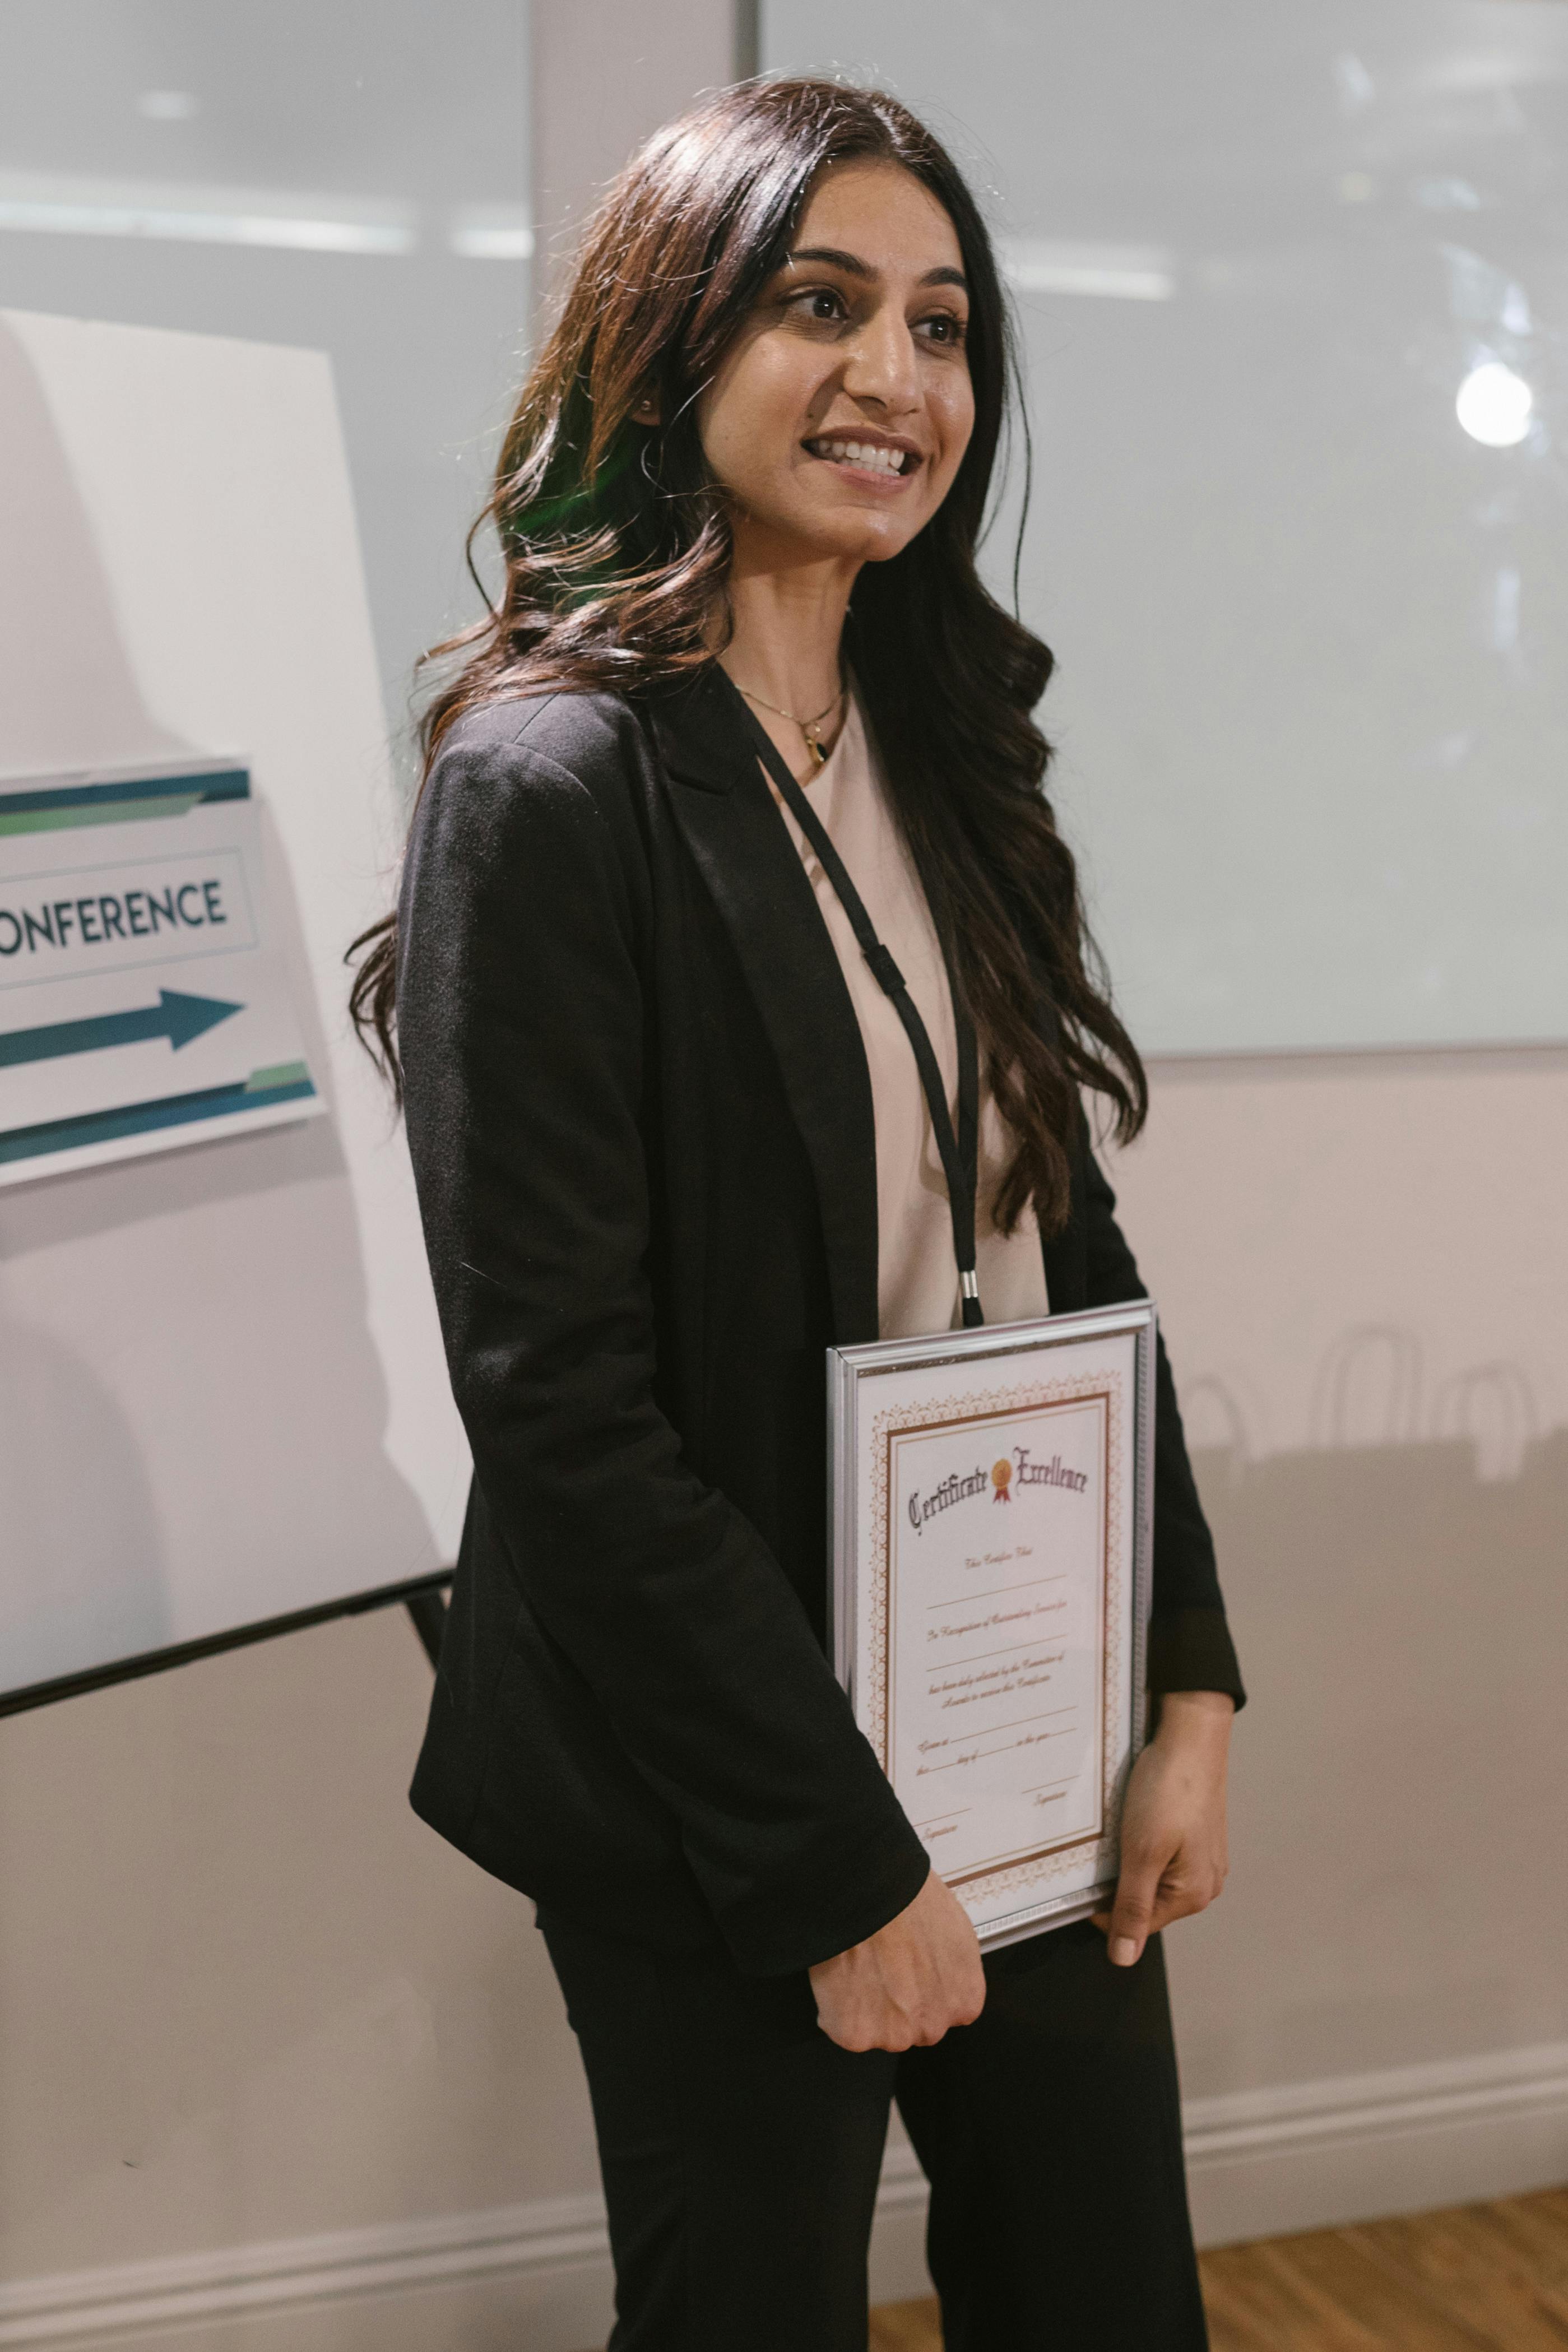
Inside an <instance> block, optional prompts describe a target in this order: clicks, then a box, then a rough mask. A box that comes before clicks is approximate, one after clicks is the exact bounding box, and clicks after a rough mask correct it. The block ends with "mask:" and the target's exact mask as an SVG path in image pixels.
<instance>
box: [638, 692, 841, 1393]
mask: <svg viewBox="0 0 1568 2352" xmlns="http://www.w3.org/2000/svg"><path fill="white" fill-rule="evenodd" d="M647 707H648V716H649V721H650V724H651V727H652V730H653V734H654V739H655V741H656V744H657V746H658V754H659V759H660V762H661V764H662V766H663V769H664V772H665V774H666V776H667V777H668V782H669V798H670V804H671V806H672V808H673V810H674V813H675V817H676V821H677V823H678V824H679V827H680V830H681V833H682V835H683V836H684V838H685V841H686V844H687V846H688V848H689V850H690V852H691V856H692V857H693V858H694V860H695V861H696V865H697V868H698V871H699V873H700V875H701V877H702V879H703V881H704V883H705V884H706V886H707V887H708V889H709V891H710V894H711V896H712V899H713V903H714V905H715V906H716V907H717V908H718V910H719V914H720V917H721V919H722V921H723V923H724V926H725V928H726V929H727V930H728V932H729V935H730V938H731V942H732V944H733V946H734V949H735V952H736V954H737V956H738V957H739V959H740V962H741V969H742V971H743V972H744V974H745V977H746V982H747V985H748V987H749V988H750V989H751V992H752V997H753V998H754V1000H755V1003H756V1006H757V1010H758V1013H759V1014H760V1015H761V1018H762V1022H763V1027H764V1028H765V1029H766V1031H767V1034H768V1037H769V1039H770V1041H771V1043H772V1045H773V1052H774V1054H775V1055H776V1056H777V1058H778V1066H779V1071H780V1074H781V1076H782V1077H783V1080H784V1091H785V1094H786V1095H787V1097H788V1099H789V1105H790V1109H791V1112H792V1115H793V1117H794V1118H795V1125H796V1127H797V1128H798V1129H799V1131H800V1136H801V1139H802V1141H803V1143H804V1144H805V1151H806V1156H807V1159H808V1160H809V1161H810V1164H811V1170H812V1174H813V1177H814V1179H815V1181H816V1197H817V1206H818V1209H819V1212H820V1214H821V1218H822V1232H823V1239H824V1242H825V1244H826V1251H827V1271H828V1282H829V1286H830V1293H831V1297H832V1300H833V1321H834V1330H835V1335H836V1337H837V1340H838V1343H839V1344H840V1346H846V1347H847V1346H850V1345H853V1344H855V1343H856V1342H858V1341H860V1340H864V1339H875V1338H876V1337H877V1328H878V1326H877V1129H876V1120H875V1116H874V1113H873V1110H872V1104H871V1078H870V1073H869V1071H868V1068H867V1066H866V1049H865V1046H864V1045H863V1043H862V1042H861V1036H860V1024H859V1023H858V1020H857V1019H856V1017H855V1008H854V1005H853V1003H851V1001H850V996H849V991H848V989H847V987H846V985H845V982H844V975H843V972H842V971H841V970H840V969H839V963H838V958H837V954H836V952H835V950H834V947H833V942H832V940H831V939H830V938H829V936H828V931H827V926H826V923H824V921H823V920H822V917H821V913H820V911H819V909H818V908H817V904H816V896H815V893H814V892H813V890H812V887H811V884H810V881H809V880H808V879H807V877H806V874H805V867H804V866H802V864H801V862H800V859H799V857H798V856H796V855H795V845H794V843H793V842H792V841H791V839H790V836H789V834H788V832H787V830H786V829H785V826H784V820H783V818H782V817H781V816H780V814H779V813H778V810H777V808H776V807H775V805H774V803H773V795H772V793H770V792H769V790H768V787H767V784H766V782H765V781H764V779H763V772H762V769H761V767H760V765H759V763H758V761H757V756H756V753H755V751H753V749H752V744H751V742H750V740H749V735H748V730H747V728H746V725H745V722H744V716H743V713H742V710H741V709H740V706H739V700H738V698H737V696H736V692H735V688H733V687H732V686H731V684H730V681H729V679H728V678H727V677H725V676H724V673H723V671H722V670H721V669H720V667H718V665H717V663H715V664H713V665H712V666H711V667H710V668H708V669H706V670H703V671H702V672H700V674H699V676H698V677H697V679H696V681H695V682H694V684H693V685H691V686H690V687H688V688H683V689H682V690H681V691H680V692H679V693H677V694H671V695H666V696H660V697H658V698H657V699H654V700H653V701H651V702H650V703H649V705H648V706H647Z"/></svg>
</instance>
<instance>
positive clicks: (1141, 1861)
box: [1094, 1691, 1236, 1969]
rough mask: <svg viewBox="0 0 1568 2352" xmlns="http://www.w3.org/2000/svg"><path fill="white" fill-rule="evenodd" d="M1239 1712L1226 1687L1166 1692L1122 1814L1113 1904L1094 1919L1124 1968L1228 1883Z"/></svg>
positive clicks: (1117, 1963)
mask: <svg viewBox="0 0 1568 2352" xmlns="http://www.w3.org/2000/svg"><path fill="white" fill-rule="evenodd" d="M1235 1715H1236V1708H1235V1706H1233V1704H1232V1702H1231V1701H1230V1700H1229V1699H1228V1698H1227V1697H1226V1695H1225V1693H1224V1692H1223V1691H1167V1692H1166V1693H1165V1695H1164V1696H1163V1698H1162V1699H1161V1701H1160V1725H1159V1729H1158V1730H1157V1731H1156V1732H1155V1734H1154V1737H1153V1738H1152V1740H1151V1741H1150V1742H1149V1745H1148V1746H1147V1748H1144V1750H1143V1752H1142V1755H1141V1756H1140V1757H1139V1759H1138V1761H1137V1762H1136V1764H1134V1766H1133V1767H1132V1774H1131V1779H1130V1780H1129V1781H1128V1784H1127V1801H1126V1803H1125V1804H1124V1805H1123V1807H1122V1811H1121V1877H1120V1879H1119V1880H1118V1882H1117V1887H1116V1901H1115V1904H1114V1906H1112V1908H1111V1909H1110V1910H1109V1911H1097V1912H1096V1913H1095V1914H1094V1924H1095V1926H1096V1927H1098V1928H1100V1930H1101V1932H1102V1933H1103V1934H1104V1935H1106V1936H1107V1937H1109V1938H1110V1958H1111V1959H1112V1960H1113V1961H1114V1962H1115V1963H1116V1966H1117V1967H1118V1968H1121V1969H1130V1968H1131V1966H1132V1965H1133V1963H1134V1961H1136V1960H1139V1959H1141V1958H1142V1953H1143V1947H1144V1945H1145V1944H1146V1943H1147V1942H1148V1940H1149V1938H1150V1937H1151V1936H1152V1935H1154V1934H1155V1933H1156V1932H1157V1931H1158V1930H1159V1929H1160V1928H1162V1927H1168V1926H1169V1924H1170V1922H1171V1921H1172V1920H1173V1919H1185V1918H1187V1917H1189V1916H1191V1914H1192V1913H1193V1912H1194V1911H1205V1910H1206V1909H1207V1908H1208V1906H1209V1905H1210V1904H1211V1903H1212V1902H1213V1901H1214V1899H1215V1895H1217V1894H1218V1893H1219V1891H1220V1888H1221V1887H1222V1886H1223V1885H1225V1874H1226V1868H1227V1867H1228V1864H1227V1859H1226V1842H1225V1774H1226V1759H1227V1757H1228V1754H1229V1750H1230V1727H1231V1724H1232V1721H1233V1720H1234V1718H1235Z"/></svg>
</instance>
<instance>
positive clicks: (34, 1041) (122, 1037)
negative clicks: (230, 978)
mask: <svg viewBox="0 0 1568 2352" xmlns="http://www.w3.org/2000/svg"><path fill="white" fill-rule="evenodd" d="M244 1010H245V1007H244V1005H243V1004H226V1003H224V1001H223V999H222V998H221V997H219V996H183V995H181V993H180V992H179V991H178V990H177V989H173V988H161V989H160V990H159V991H158V1002H157V1003H156V1004H149V1005H147V1006H145V1007H144V1008H143V1009H142V1011H141V1012H140V1013H95V1014H94V1016H93V1018H92V1019H91V1020H90V1021H54V1022H51V1023H50V1024H49V1026H48V1027H47V1029H7V1030H4V1031H0V1070H6V1069H15V1068H16V1065H17V1064H18V1063H19V1062H53V1061H56V1060H58V1057H59V1055H62V1054H101V1053H102V1051H103V1049H104V1047H105V1046H106V1045H140V1044H141V1043H142V1039H143V1038H145V1037H166V1038H167V1039H168V1041H169V1043H170V1045H172V1046H173V1048H174V1052H175V1053H176V1054H177V1053H178V1052H179V1050H180V1047H181V1046H182V1045H189V1044H190V1042H191V1039H192V1038H193V1037H199V1036H200V1035H201V1034H202V1032H203V1030H204V1029H216V1027H217V1024H218V1023H219V1022H220V1021H226V1020H227V1019H228V1018H229V1015H230V1014H231V1013H243V1012H244Z"/></svg>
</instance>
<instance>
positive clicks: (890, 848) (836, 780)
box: [769, 697, 1048, 1339]
mask: <svg viewBox="0 0 1568 2352" xmlns="http://www.w3.org/2000/svg"><path fill="white" fill-rule="evenodd" d="M801 784H802V788H803V790H804V791H805V792H806V793H808V795H809V796H810V800H811V803H812V806H813V807H814V808H815V809H816V813H817V814H818V816H819V817H820V818H821V820H822V823H823V824H824V826H825V827H826V832H827V835H828V837H829V839H830V840H831V841H832V843H833V845H834V847H835V848H836V849H837V852H838V855H839V856H840V857H842V859H843V860H844V863H845V865H846V866H847V868H848V871H849V876H850V878H851V880H852V881H853V882H854V884H855V887H856V888H857V889H858V891H859V893H860V896H861V898H863V899H864V900H865V902H866V908H867V912H868V914H869V916H870V918H871V920H872V922H873V924H874V925H875V926H876V929H877V934H878V937H879V939H880V940H882V941H883V943H884V945H885V946H887V947H888V948H889V949H890V950H891V951H892V955H893V960H894V961H895V962H896V963H897V964H898V966H899V968H900V971H902V973H903V975H904V978H905V980H906V982H908V984H909V991H910V996H911V997H912V998H913V999H914V1002H915V1003H916V1005H917V1007H918V1008H919V1011H920V1014H921V1019H922V1020H923V1021H924V1023H925V1024H926V1027H927V1029H928V1030H929V1031H930V1032H931V1045H932V1046H933V1048H934V1050H935V1053H936V1058H937V1063H938V1066H939V1067H940V1068H941V1070H942V1082H943V1084H944V1086H945V1087H946V1088H947V1097H948V1108H949V1110H950V1111H951V1112H952V1117H953V1118H954V1120H955V1122H956V1119H957V1116H958V1041H957V1035H956V1033H955V1030H954V1027H953V1018H952V995H951V992H950V991H949V988H948V983H947V972H946V970H945V967H944V966H943V963H942V949H941V947H940V946H939V944H938V941H937V936H936V929H935V926H934V925H933V924H932V922H931V911H930V909H929V908H928V907H927V905H926V898H925V892H924V891H923V889H922V888H921V883H920V877H919V876H918V875H917V873H916V871H915V866H914V861H913V859H912V858H911V856H910V852H909V849H908V846H907V845H906V844H905V841H904V836H903V832H902V829H901V828H900V824H899V822H898V818H897V816H896V814H895V813H894V810H893V806H892V803H891V801H890V800H889V795H888V789H887V785H886V783H885V782H884V780H883V777H882V774H881V771H880V768H879V763H878V760H877V757H876V753H875V751H874V750H873V747H872V744H871V741H870V739H869V737H868V733H867V730H866V725H865V721H864V719H862V717H861V714H860V710H859V708H858V704H857V703H856V702H855V700H854V698H853V697H851V698H850V702H849V709H848V712H847V716H846V719H845V722H844V726H843V728H842V729H841V730H840V732H839V737H838V740H837V743H836V744H835V745H834V747H833V750H832V751H830V752H829V754H828V756H827V760H826V763H825V764H824V765H823V766H822V767H820V768H819V769H817V771H816V773H815V774H814V775H811V776H804V777H802V779H801ZM769 789H770V791H772V793H773V799H774V801H775V802H776V803H778V808H779V813H780V814H781V816H782V817H783V818H784V823H785V824H786V825H787V826H788V827H789V832H790V837H791V839H792V840H793V841H794V843H795V848H796V850H797V852H798V853H799V856H800V858H801V862H802V864H803V865H804V866H805V870H806V873H807V875H808V876H809V877H810V880H811V887H812V888H813V890H814V891H815V892H816V903H817V906H818V907H819V908H820V909H821V912H822V919H823V921H824V922H825V923H826V926H827V930H828V936H829V937H830V939H831V940H832V941H833V945H834V948H835V950H836V951H837V957H838V961H839V963H840V964H841V965H842V967H843V971H844V978H845V981H846V982H847V986H848V990H849V994H850V997H851V999H852V1000H853V1003H854V1006H855V1012H856V1016H857V1018H858V1021H859V1024H860V1035H861V1038H862V1039H863V1041H864V1044H865V1047H866V1060H867V1063H868V1066H869V1068H870V1073H871V1100H872V1104H873V1107H874V1108H875V1112H876V1120H877V1297H878V1305H879V1318H880V1324H881V1336H882V1338H883V1339H914V1338H918V1337H921V1336H923V1335H924V1334H926V1333H928V1332H932V1331H949V1330H954V1329H956V1328H957V1327H958V1325H959V1323H960V1322H961V1321H962V1319H963V1318H962V1316H961V1313H960V1304H959V1288H958V1263H957V1260H956V1258H955V1257H954V1255H953V1247H952V1219H951V1217H950V1216H949V1214H948V1205H947V1182H946V1179H945V1178H944V1177H943V1175H942V1158H941V1154H940V1153H939V1152H938V1150H937V1148H936V1136H935V1133H934V1131H933V1130H932V1128H931V1113H930V1111H929V1110H928V1109H927V1108H926V1100H925V1096H924V1094H923V1092H922V1091H921V1082H920V1073H919V1071H918V1070H917V1068H916V1066H915V1057H914V1055H913V1053H912V1052H911V1051H910V1041H909V1038H908V1037H907V1036H906V1035H905V1034H904V1028H903V1024H902V1023H901V1022H900V1019H899V1016H898V1014H897V1013H895V1012H894V1010H893V1007H892V1005H891V1004H890V1003H889V1001H888V999H887V998H886V997H885V996H884V995H883V993H882V991H881V989H880V988H879V986H878V984H877V982H876V981H875V980H874V979H873V978H872V976H871V972H870V970H869V968H868V965H867V962H866V960H865V958H864V956H863V955H862V954H861V952H860V950H859V947H858V944H857V941H856V938H855V934H854V932H853V931H852V930H851V929H850V928H849V920H848V918H847V915H846V914H845V912H844V909H843V908H842V907H841V906H840V905H839V903H838V898H837V893H836V892H835V890H834V887H833V885H832V883H831V882H830V881H829V880H828V878H827V876H826V873H825V872H824V871H823V869H822V866H821V865H820V864H819V863H818V861H817V859H816V856H815V855H814V853H813V852H812V850H811V848H810V846H809V845H808V844H807V842H806V840H805V835H803V834H802V832H801V830H800V827H799V826H798V825H797V824H795V819H794V818H793V817H792V816H791V814H790V813H789V811H788V809H787V808H785V807H784V802H783V799H782V797H781V796H780V793H779V791H778V787H777V786H776V785H775V784H773V781H772V779H771V778H770V779H769ZM1007 1148H1008V1146H1007V1135H1006V1130H1005V1128H1004V1126H1003V1123H1002V1118H1001V1115H1000V1113H999V1112H998V1111H997V1109H996V1107H995V1105H994V1102H993V1101H992V1099H991V1094H990V1089H989V1088H988V1087H986V1086H985V1084H984V1076H982V1081H981V1097H980V1203H979V1219H978V1232H977V1235H976V1258H975V1267H976V1272H977V1273H978V1275H979V1277H980V1303H981V1305H982V1307H984V1311H985V1320H986V1321H987V1323H1016V1322H1020V1321H1022V1320H1023V1318H1025V1317H1026V1316H1032V1315H1044V1314H1046V1313H1047V1312H1048V1305H1047V1297H1046V1269H1045V1263H1044V1260H1043V1258H1042V1256H1041V1254H1040V1237H1039V1232H1038V1229H1037V1225H1036V1223H1035V1215H1034V1211H1033V1210H1032V1209H1026V1210H1025V1212H1024V1214H1023V1215H1022V1217H1020V1219H1019V1220H1018V1223H1017V1225H1016V1228H1015V1230H1014V1231H1013V1232H1012V1233H1011V1234H1005V1235H1004V1234H999V1233H998V1232H997V1231H996V1229H995V1226H994V1223H993V1222H992V1217H991V1202H992V1200H993V1198H994V1192H995V1188H996V1184H997V1181H998V1179H999V1177H1000V1175H1001V1172H1002V1170H1003V1168H1004V1167H1005V1162H1006V1155H1007Z"/></svg>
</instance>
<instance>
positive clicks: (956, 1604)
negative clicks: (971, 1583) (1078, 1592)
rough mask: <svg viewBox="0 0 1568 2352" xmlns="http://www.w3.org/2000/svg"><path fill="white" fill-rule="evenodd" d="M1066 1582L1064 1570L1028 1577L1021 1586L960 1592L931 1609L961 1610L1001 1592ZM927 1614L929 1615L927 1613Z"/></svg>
mask: <svg viewBox="0 0 1568 2352" xmlns="http://www.w3.org/2000/svg"><path fill="white" fill-rule="evenodd" d="M1066 1582H1067V1571H1066V1570H1065V1569H1064V1570H1063V1571H1062V1573H1061V1574H1060V1575H1059V1576H1029V1577H1026V1578H1025V1580H1024V1581H1023V1583H1022V1584H994V1585H993V1586H992V1588H991V1590H990V1591H989V1592H960V1593H957V1594H955V1596H954V1597H953V1599H952V1600H951V1601H932V1602H931V1609H961V1608H963V1604H964V1602H965V1601H994V1600H995V1599H996V1598H997V1596H998V1594H1000V1593H1003V1592H1028V1591H1032V1590H1033V1588H1034V1587H1035V1586H1036V1585H1037V1584H1065V1583H1066ZM927 1613H928V1614H929V1613H930V1612H929V1611H928V1612H927Z"/></svg>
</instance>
